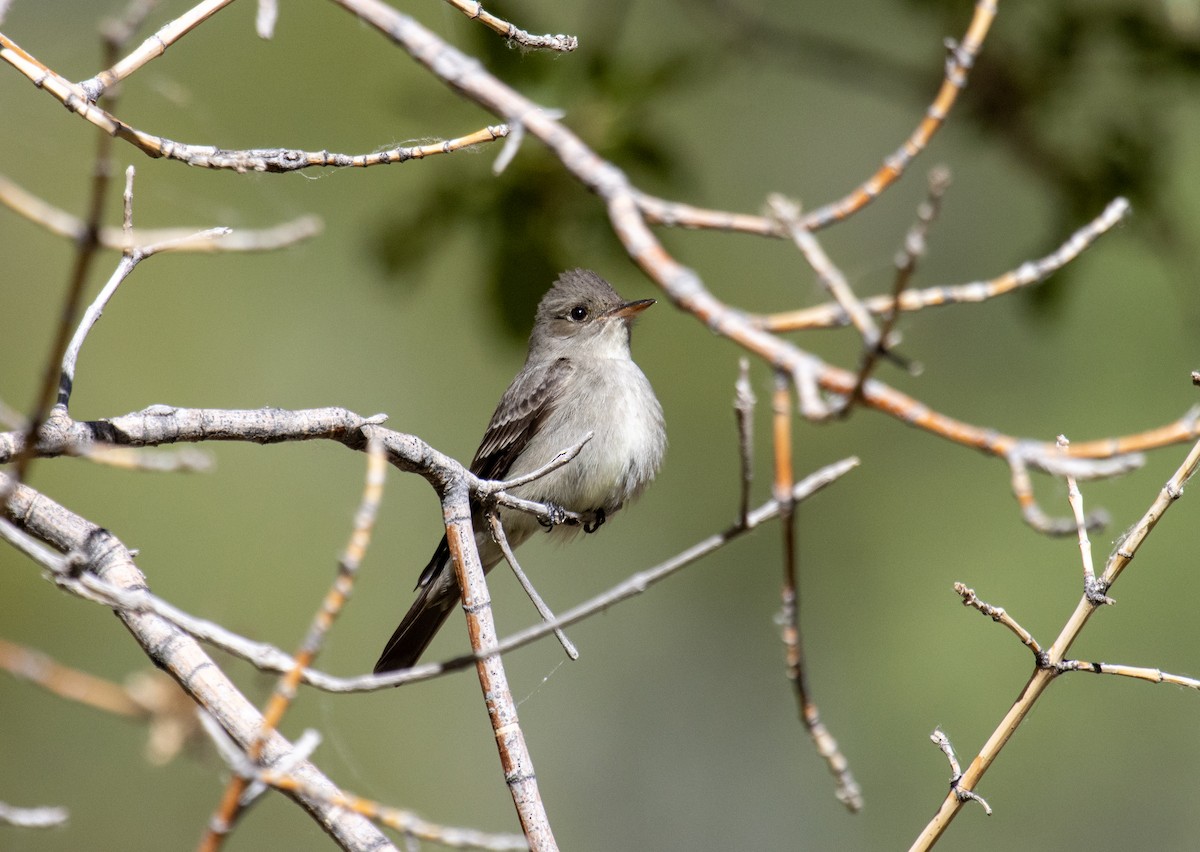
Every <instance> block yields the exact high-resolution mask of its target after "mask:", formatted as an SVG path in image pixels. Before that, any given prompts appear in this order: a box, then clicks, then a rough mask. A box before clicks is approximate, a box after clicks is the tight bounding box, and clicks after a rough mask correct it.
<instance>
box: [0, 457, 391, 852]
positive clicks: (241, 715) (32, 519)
mask: <svg viewBox="0 0 1200 852" xmlns="http://www.w3.org/2000/svg"><path fill="white" fill-rule="evenodd" d="M2 480H3V481H0V485H7V484H8V483H9V482H11V480H9V478H8V477H2ZM3 512H4V513H5V515H6V516H7V517H8V518H9V520H10V521H12V523H13V524H14V525H15V526H17V527H19V528H21V529H23V530H24V531H26V532H28V533H29V534H31V535H33V536H35V537H37V538H40V539H41V540H43V541H45V542H47V543H49V544H50V545H51V546H53V547H54V548H55V549H57V550H59V551H62V552H69V553H72V554H75V556H74V557H73V559H77V560H78V561H79V565H80V566H81V568H82V569H83V571H84V573H81V574H80V575H79V576H80V577H81V578H82V577H86V576H89V575H95V576H96V577H98V578H99V579H101V580H104V581H106V582H108V583H110V584H112V585H115V586H117V587H118V588H120V589H121V590H123V591H126V592H133V593H136V592H138V591H144V590H145V588H146V577H145V575H143V574H142V573H141V571H139V570H138V569H137V567H136V566H135V565H134V563H133V558H132V555H131V554H130V552H129V550H128V549H127V548H126V547H125V546H124V545H123V544H122V543H121V542H120V541H119V540H118V539H117V538H116V537H115V536H114V535H112V533H110V532H108V531H107V530H103V529H101V528H99V527H97V526H95V525H94V524H91V523H89V522H88V521H86V520H84V519H83V518H81V517H79V516H78V515H75V514H74V513H72V512H69V511H68V510H67V509H65V508H63V507H62V506H60V505H58V504H57V503H55V502H54V501H53V500H51V499H50V498H48V497H46V496H45V495H43V494H39V493H38V492H36V491H34V490H33V489H31V488H29V487H28V486H26V485H19V484H18V485H15V486H12V487H11V488H10V495H9V499H8V501H7V502H6V503H5V504H4V505H3ZM116 613H117V616H118V617H119V618H120V619H121V620H122V622H124V624H125V626H126V627H127V628H128V629H129V631H130V633H132V634H133V636H134V638H135V639H136V640H137V642H138V644H139V645H141V647H142V649H143V651H144V652H145V653H146V654H147V656H148V657H149V658H150V659H151V660H153V661H154V662H155V664H156V665H158V666H159V667H160V668H162V669H163V670H164V671H166V672H168V673H169V674H170V675H171V676H172V677H173V678H174V679H175V680H176V681H177V682H178V683H179V685H180V687H181V688H183V689H184V690H185V691H186V692H187V693H188V694H189V695H190V696H191V698H192V699H193V700H194V701H195V702H196V703H197V704H199V705H200V706H202V707H204V708H205V709H207V710H208V712H210V713H212V714H213V715H214V716H215V718H216V719H217V720H218V722H219V723H220V725H221V727H222V728H224V729H225V730H226V732H227V733H229V735H230V736H231V737H232V738H233V739H234V740H235V741H236V742H238V743H239V744H240V746H241V747H242V748H243V749H244V748H247V747H248V746H249V743H250V742H251V741H252V740H253V739H254V738H255V737H256V736H258V733H259V731H260V730H261V727H262V717H261V716H260V715H259V714H258V712H257V711H256V710H255V709H254V706H253V705H252V704H251V703H250V702H249V701H247V700H246V698H245V697H244V696H243V695H242V694H241V692H239V691H238V689H237V687H235V686H234V685H233V683H232V682H230V681H229V680H228V678H226V676H225V675H224V673H223V672H222V671H221V669H220V667H219V666H217V665H216V664H215V663H214V662H213V661H212V660H211V659H210V658H209V657H208V656H207V655H206V654H205V653H204V651H203V650H202V649H201V648H200V646H199V645H198V644H197V643H196V642H195V641H194V640H193V639H192V638H191V637H190V636H188V635H187V634H186V633H184V632H182V631H180V630H179V629H178V628H176V627H175V626H174V625H172V624H171V623H170V622H168V621H166V620H164V619H162V618H160V617H158V616H157V615H154V614H150V613H146V612H139V611H133V610H127V609H117V610H116ZM291 751H292V746H291V744H290V743H288V742H287V741H286V740H284V739H283V737H281V736H279V734H278V733H275V734H272V735H271V737H270V738H269V740H268V741H267V743H266V745H265V747H264V750H263V758H264V762H265V763H267V764H268V765H270V764H271V763H273V762H274V761H276V760H278V759H280V758H281V757H283V756H284V755H287V754H289V753H291ZM293 771H294V772H295V773H296V774H297V775H299V776H301V777H303V778H304V779H305V781H306V782H308V783H310V784H312V785H314V786H315V787H316V788H317V789H325V790H329V791H330V792H331V793H332V792H333V790H334V789H335V788H333V786H332V784H331V783H330V782H329V780H328V779H327V778H325V776H324V775H322V774H321V773H320V771H319V770H318V769H317V768H316V767H315V766H313V765H312V764H311V763H308V762H306V761H305V762H302V763H301V764H300V765H298V766H297V767H295V768H294V770H293ZM293 797H294V798H295V800H296V801H297V802H298V803H299V804H300V805H301V806H302V807H303V808H304V809H305V810H306V811H308V812H309V813H310V814H312V816H313V817H314V818H315V819H316V820H318V822H319V824H320V825H321V826H322V828H324V829H325V831H327V832H329V833H330V834H331V835H332V836H333V837H334V838H335V839H336V840H337V842H338V843H339V844H341V845H342V847H343V848H345V849H356V850H364V852H365V850H373V851H374V850H380V849H388V848H392V847H391V844H389V843H388V841H387V838H386V837H384V836H383V835H381V834H380V833H379V831H378V830H377V829H376V828H375V827H374V826H373V825H371V824H370V822H369V821H367V820H365V819H363V818H362V817H360V816H358V815H356V814H352V813H348V812H346V811H343V810H341V809H338V808H331V807H330V806H329V805H327V804H326V803H324V802H322V801H319V800H316V799H312V798H309V797H307V796H305V795H304V794H303V793H297V794H293Z"/></svg>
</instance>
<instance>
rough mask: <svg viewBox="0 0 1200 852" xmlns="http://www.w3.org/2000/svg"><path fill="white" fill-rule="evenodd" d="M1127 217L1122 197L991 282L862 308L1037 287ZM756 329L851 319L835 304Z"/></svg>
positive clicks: (870, 301) (930, 303) (928, 304)
mask: <svg viewBox="0 0 1200 852" xmlns="http://www.w3.org/2000/svg"><path fill="white" fill-rule="evenodd" d="M1129 212H1130V206H1129V202H1128V201H1126V200H1125V199H1124V198H1116V199H1114V200H1112V201H1110V202H1109V203H1108V206H1107V207H1105V208H1104V211H1103V212H1102V213H1101V214H1100V215H1099V216H1097V217H1096V218H1095V219H1093V220H1092V221H1091V222H1089V223H1087V224H1086V225H1084V226H1083V227H1082V228H1080V229H1079V230H1078V231H1076V232H1075V233H1074V234H1072V235H1071V236H1070V237H1069V238H1067V240H1066V242H1064V243H1063V244H1062V245H1060V246H1059V247H1058V248H1056V249H1055V250H1054V251H1053V252H1051V253H1050V254H1048V255H1046V256H1045V257H1042V258H1039V259H1037V260H1031V261H1027V262H1026V263H1023V264H1021V265H1020V266H1018V267H1017V268H1016V269H1013V270H1010V271H1008V272H1005V273H1004V274H1003V275H1000V276H997V277H996V278H992V279H989V280H987V281H975V282H972V283H970V284H955V285H949V286H942V287H930V288H927V289H924V290H905V291H904V292H903V293H901V294H900V296H899V297H898V298H895V297H892V296H873V297H869V298H867V299H864V300H863V305H864V306H865V307H866V309H867V310H868V311H870V312H871V313H872V314H875V315H877V316H887V315H889V314H892V313H894V312H895V310H896V307H897V305H899V308H900V310H901V311H920V310H924V309H925V308H933V307H941V306H942V305H961V304H974V303H977V302H983V301H986V300H988V299H994V298H996V297H998V296H1004V295H1007V294H1009V293H1012V292H1013V291H1015V290H1019V289H1021V288H1023V287H1029V286H1031V285H1033V284H1040V283H1041V282H1042V281H1045V280H1046V279H1047V278H1049V277H1050V276H1051V275H1053V274H1054V273H1055V272H1057V271H1058V270H1059V269H1062V267H1064V266H1066V265H1067V264H1068V263H1070V262H1071V261H1072V260H1074V259H1075V258H1077V257H1078V256H1079V255H1080V254H1081V253H1082V252H1083V251H1084V250H1085V249H1087V248H1089V247H1090V246H1091V245H1092V244H1093V243H1094V242H1095V241H1096V240H1097V239H1099V238H1100V237H1101V236H1103V235H1104V234H1106V233H1108V232H1109V231H1111V230H1112V229H1113V228H1114V227H1116V225H1117V224H1118V223H1120V222H1121V221H1122V220H1123V219H1124V218H1125V217H1126V216H1128V215H1129ZM756 324H757V325H758V326H759V327H761V328H763V329H766V330H767V331H803V330H805V329H813V328H832V327H835V326H844V325H849V324H850V317H849V316H848V315H847V314H846V312H845V311H844V310H843V309H842V308H841V306H840V305H837V304H827V305H817V306H815V307H812V308H802V309H800V310H797V311H788V312H785V313H779V314H771V315H770V316H764V317H760V318H759V319H758V320H757V321H756Z"/></svg>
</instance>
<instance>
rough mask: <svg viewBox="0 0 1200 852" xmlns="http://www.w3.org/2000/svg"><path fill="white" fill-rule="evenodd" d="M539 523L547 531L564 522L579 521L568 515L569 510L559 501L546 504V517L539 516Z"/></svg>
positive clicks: (574, 522) (575, 522) (572, 522)
mask: <svg viewBox="0 0 1200 852" xmlns="http://www.w3.org/2000/svg"><path fill="white" fill-rule="evenodd" d="M538 523H539V524H541V525H542V526H543V527H545V528H546V532H549V531H550V530H552V529H554V528H555V527H557V526H561V525H562V524H577V523H579V522H578V521H576V520H575V519H574V518H568V517H567V510H566V509H564V508H563V507H562V506H560V505H558V504H557V503H547V504H546V517H544V518H541V517H539V518H538Z"/></svg>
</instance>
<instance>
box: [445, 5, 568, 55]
mask: <svg viewBox="0 0 1200 852" xmlns="http://www.w3.org/2000/svg"><path fill="white" fill-rule="evenodd" d="M446 2H447V3H449V4H450V5H451V6H453V7H454V8H455V9H457V10H458V11H460V12H462V13H463V14H464V15H466V16H467V17H468V18H470V19H472V20H475V21H479V22H480V23H481V24H483V25H484V26H485V27H487V28H488V29H489V30H492V31H493V32H497V33H499V34H500V35H502V36H504V37H505V38H506V39H508V40H509V41H511V42H513V43H514V44H517V45H519V46H521V47H524V48H528V49H530V50H556V51H559V52H560V53H569V52H570V51H572V50H574V49H575V48H577V47H579V39H577V38H576V37H575V36H569V35H561V34H559V35H530V34H529V33H527V32H526V31H525V30H523V29H521V28H520V27H516V26H513V25H512V24H510V23H509V22H508V21H505V20H503V19H501V18H497V17H496V16H495V15H493V14H492V13H491V12H488V11H486V10H485V9H484V8H483V4H482V3H475V2H471V0H446Z"/></svg>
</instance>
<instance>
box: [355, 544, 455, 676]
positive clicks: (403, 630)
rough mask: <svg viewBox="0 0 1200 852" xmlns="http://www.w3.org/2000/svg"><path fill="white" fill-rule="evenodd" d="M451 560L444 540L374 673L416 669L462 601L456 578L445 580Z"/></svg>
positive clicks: (384, 649)
mask: <svg viewBox="0 0 1200 852" xmlns="http://www.w3.org/2000/svg"><path fill="white" fill-rule="evenodd" d="M449 558H450V548H449V547H448V546H447V545H446V540H445V539H444V538H443V539H442V544H441V545H439V547H438V549H437V552H435V553H434V555H433V559H431V560H430V561H429V565H428V566H427V567H426V569H425V572H424V573H423V574H422V575H421V585H420V586H419V588H420V590H421V591H420V594H418V595H417V599H416V600H415V601H413V604H412V606H411V607H409V608H408V612H407V613H405V615H404V619H403V620H402V621H401V622H400V626H399V627H397V628H396V632H395V633H393V634H392V638H391V639H389V640H388V643H387V645H385V646H384V648H383V653H382V654H380V655H379V662H377V663H376V664H375V674H382V673H383V672H391V671H396V670H397V669H407V668H410V667H411V666H415V665H416V664H417V660H419V659H420V658H421V654H423V653H425V649H426V648H428V647H429V643H430V642H432V641H433V637H434V636H436V635H437V632H438V630H440V629H441V627H442V625H443V624H445V623H446V619H447V618H448V617H449V616H450V613H451V611H452V610H453V609H454V605H455V604H456V603H457V602H458V598H459V595H458V585H457V584H456V583H454V582H453V577H451V581H450V582H449V583H446V582H445V581H444V580H443V577H445V576H448V575H447V572H448V571H449V570H450V565H449Z"/></svg>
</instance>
